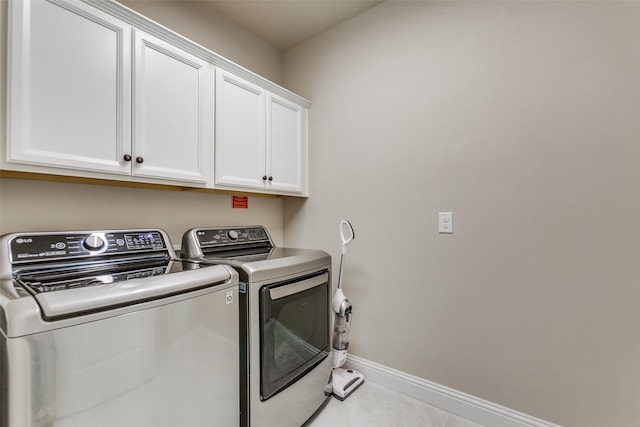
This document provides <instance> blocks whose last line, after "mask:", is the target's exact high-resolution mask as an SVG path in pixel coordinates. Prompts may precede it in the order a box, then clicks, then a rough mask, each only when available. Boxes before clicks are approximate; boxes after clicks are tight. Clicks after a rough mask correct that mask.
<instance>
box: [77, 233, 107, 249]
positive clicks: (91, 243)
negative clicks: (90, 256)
mask: <svg viewBox="0 0 640 427" xmlns="http://www.w3.org/2000/svg"><path fill="white" fill-rule="evenodd" d="M105 244H106V242H105V241H104V239H103V238H102V237H100V236H97V235H95V234H92V235H90V236H89V237H87V238H86V239H84V240H83V241H82V246H84V248H85V249H86V250H88V251H98V250H100V249H102V248H103V247H104V245H105Z"/></svg>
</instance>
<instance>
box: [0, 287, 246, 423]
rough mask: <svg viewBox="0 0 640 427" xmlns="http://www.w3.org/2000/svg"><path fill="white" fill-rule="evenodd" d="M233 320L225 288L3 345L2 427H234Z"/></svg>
mask: <svg viewBox="0 0 640 427" xmlns="http://www.w3.org/2000/svg"><path fill="white" fill-rule="evenodd" d="M237 317H238V306H237V286H232V287H226V288H223V289H220V290H219V291H216V292H211V293H208V294H206V295H202V296H199V297H196V298H191V299H186V300H182V301H179V302H176V303H174V304H168V305H163V306H159V307H155V308H152V309H148V310H142V311H137V312H132V313H128V314H124V315H119V316H115V317H111V318H106V319H102V320H99V321H95V322H90V323H84V324H80V325H76V326H73V327H69V328H62V329H56V330H52V331H48V332H43V333H39V334H34V335H28V336H24V337H17V338H9V339H7V338H6V337H5V336H4V335H3V336H2V340H3V342H2V347H1V348H2V351H3V353H4V354H3V357H2V359H4V361H5V363H2V366H1V369H2V372H1V373H0V378H3V382H5V381H4V380H6V382H5V384H6V387H7V389H6V390H3V393H2V394H3V402H2V410H1V411H0V412H1V413H3V417H5V420H4V421H5V424H6V426H24V427H40V426H43V427H44V426H47V427H67V426H69V427H71V426H78V425H83V426H92V427H112V426H122V427H174V426H176V425H224V426H234V425H238V424H239V415H238V414H239V403H238V398H237V396H238V393H239V385H238V376H237V372H238V359H239V350H238V349H239V345H238V322H237ZM5 424H3V427H5Z"/></svg>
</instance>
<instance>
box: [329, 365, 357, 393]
mask: <svg viewBox="0 0 640 427" xmlns="http://www.w3.org/2000/svg"><path fill="white" fill-rule="evenodd" d="M331 375H332V379H331V381H332V383H333V395H334V396H335V397H336V399H338V400H345V399H346V398H347V397H349V396H350V395H351V393H353V392H354V391H355V390H356V389H357V388H358V387H360V386H361V385H362V384H363V383H364V375H362V374H361V373H360V372H358V371H354V370H353V369H343V368H333V372H332V373H331Z"/></svg>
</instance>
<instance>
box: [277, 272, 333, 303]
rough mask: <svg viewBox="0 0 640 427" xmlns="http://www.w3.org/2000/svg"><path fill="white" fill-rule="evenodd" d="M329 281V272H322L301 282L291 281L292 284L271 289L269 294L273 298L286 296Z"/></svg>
mask: <svg viewBox="0 0 640 427" xmlns="http://www.w3.org/2000/svg"><path fill="white" fill-rule="evenodd" d="M328 281H329V273H324V274H321V275H320V276H315V277H312V278H310V279H306V280H301V281H300V282H295V283H291V284H290V285H284V286H278V287H277V288H272V289H269V296H270V297H271V299H272V300H276V299H280V298H284V297H288V296H291V295H293V294H297V293H298V292H303V291H306V290H308V289H311V288H315V287H316V286H319V285H323V284H325V283H327V282H328Z"/></svg>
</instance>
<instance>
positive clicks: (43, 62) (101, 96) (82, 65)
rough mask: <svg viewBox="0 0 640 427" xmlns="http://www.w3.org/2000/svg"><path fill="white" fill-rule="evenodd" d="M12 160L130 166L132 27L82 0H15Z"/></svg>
mask: <svg viewBox="0 0 640 427" xmlns="http://www.w3.org/2000/svg"><path fill="white" fill-rule="evenodd" d="M9 6H10V19H9V21H10V25H11V30H10V36H9V40H10V41H9V62H8V64H9V80H8V85H7V86H8V91H9V95H8V115H9V120H8V122H7V124H8V127H9V132H8V141H7V142H8V143H7V151H6V156H7V160H8V161H10V162H20V163H27V164H33V165H45V166H60V167H66V168H72V169H85V170H96V171H102V172H109V173H116V174H128V173H129V165H128V164H126V163H125V162H123V161H122V156H123V155H124V154H125V152H126V150H128V147H130V145H131V64H130V59H129V58H130V46H131V42H130V27H129V26H128V25H126V24H125V23H123V22H121V21H119V20H118V19H115V18H113V17H111V16H109V15H107V14H105V13H102V12H100V11H97V10H95V9H93V8H92V7H89V6H87V5H85V4H83V3H80V2H76V1H71V2H69V1H65V2H50V1H42V0H40V1H11V2H9Z"/></svg>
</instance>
